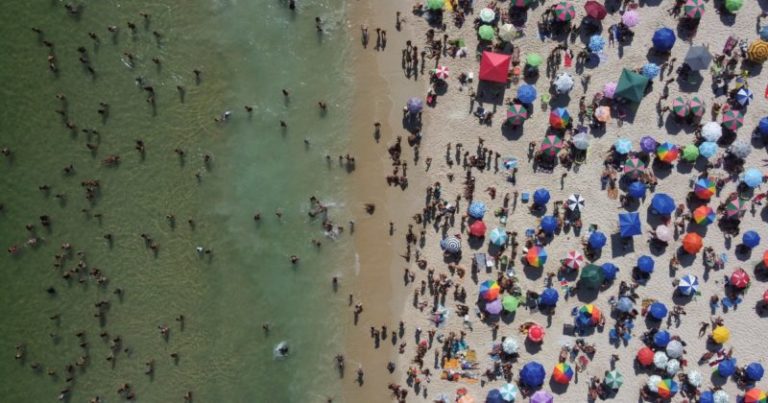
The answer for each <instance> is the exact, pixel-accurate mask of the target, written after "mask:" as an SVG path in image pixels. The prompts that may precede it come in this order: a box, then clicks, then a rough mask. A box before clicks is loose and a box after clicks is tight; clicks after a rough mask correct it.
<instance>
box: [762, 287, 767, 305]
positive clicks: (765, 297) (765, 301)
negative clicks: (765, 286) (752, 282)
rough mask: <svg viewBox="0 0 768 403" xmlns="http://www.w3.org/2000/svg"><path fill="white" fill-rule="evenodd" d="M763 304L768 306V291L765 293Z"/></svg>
mask: <svg viewBox="0 0 768 403" xmlns="http://www.w3.org/2000/svg"><path fill="white" fill-rule="evenodd" d="M763 302H764V303H766V304H768V290H765V292H764V293H763Z"/></svg>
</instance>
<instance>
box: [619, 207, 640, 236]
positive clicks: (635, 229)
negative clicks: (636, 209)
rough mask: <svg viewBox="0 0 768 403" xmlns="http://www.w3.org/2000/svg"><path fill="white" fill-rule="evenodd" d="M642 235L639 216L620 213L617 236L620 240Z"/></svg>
mask: <svg viewBox="0 0 768 403" xmlns="http://www.w3.org/2000/svg"><path fill="white" fill-rule="evenodd" d="M641 233H642V230H641V224H640V214H638V213H620V214H619V234H620V235H621V236H622V238H628V237H633V236H635V235H640V234H641Z"/></svg>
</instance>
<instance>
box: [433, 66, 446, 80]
mask: <svg viewBox="0 0 768 403" xmlns="http://www.w3.org/2000/svg"><path fill="white" fill-rule="evenodd" d="M435 77H437V78H439V79H441V80H445V79H447V78H448V67H445V66H438V67H437V68H436V69H435Z"/></svg>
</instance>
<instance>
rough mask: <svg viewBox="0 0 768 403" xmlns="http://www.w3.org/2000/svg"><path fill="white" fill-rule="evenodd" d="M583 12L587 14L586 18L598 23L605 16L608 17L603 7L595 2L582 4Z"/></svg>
mask: <svg viewBox="0 0 768 403" xmlns="http://www.w3.org/2000/svg"><path fill="white" fill-rule="evenodd" d="M584 11H586V12H587V15H588V16H590V17H592V18H594V19H596V20H598V21H601V20H602V19H603V18H605V16H606V15H608V11H607V10H606V9H605V6H603V5H602V4H600V3H598V2H596V1H595V0H589V1H588V2H586V3H584Z"/></svg>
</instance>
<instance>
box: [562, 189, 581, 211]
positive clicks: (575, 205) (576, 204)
mask: <svg viewBox="0 0 768 403" xmlns="http://www.w3.org/2000/svg"><path fill="white" fill-rule="evenodd" d="M565 205H566V206H568V210H571V211H579V210H581V209H583V208H584V198H583V197H581V195H580V194H578V193H574V194H572V195H570V196H569V197H568V200H566V202H565Z"/></svg>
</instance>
